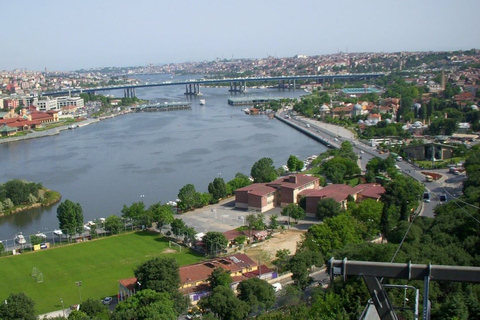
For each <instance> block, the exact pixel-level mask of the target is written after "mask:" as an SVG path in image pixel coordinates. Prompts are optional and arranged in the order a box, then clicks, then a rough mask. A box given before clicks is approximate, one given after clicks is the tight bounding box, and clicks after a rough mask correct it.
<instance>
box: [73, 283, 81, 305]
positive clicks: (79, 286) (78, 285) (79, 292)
mask: <svg viewBox="0 0 480 320" xmlns="http://www.w3.org/2000/svg"><path fill="white" fill-rule="evenodd" d="M75 284H76V285H77V287H78V295H79V296H80V302H82V290H81V289H82V281H77V282H75Z"/></svg>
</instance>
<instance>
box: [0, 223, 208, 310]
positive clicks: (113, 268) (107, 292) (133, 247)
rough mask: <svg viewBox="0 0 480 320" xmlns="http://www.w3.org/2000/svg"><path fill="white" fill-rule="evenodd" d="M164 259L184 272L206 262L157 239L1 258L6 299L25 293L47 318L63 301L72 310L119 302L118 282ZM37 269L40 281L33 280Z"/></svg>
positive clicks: (133, 237) (120, 239)
mask: <svg viewBox="0 0 480 320" xmlns="http://www.w3.org/2000/svg"><path fill="white" fill-rule="evenodd" d="M171 249H174V248H173V246H172V248H171ZM177 249H178V247H177ZM162 255H168V256H171V257H174V258H175V259H176V260H177V262H178V264H179V265H180V266H182V265H187V264H191V263H195V262H197V261H199V260H200V259H201V257H200V256H199V255H196V254H194V253H192V252H190V251H189V250H187V249H186V248H182V252H181V253H180V252H178V250H170V248H169V242H168V240H166V239H165V238H163V237H161V236H159V235H158V234H157V233H150V232H136V233H128V234H123V235H118V236H112V237H108V238H104V239H98V240H94V241H89V242H84V243H78V244H72V245H67V246H63V247H57V248H51V249H46V250H42V251H38V252H31V253H25V254H22V255H17V256H9V257H4V258H1V259H0V283H1V286H0V298H1V299H5V298H6V297H7V296H8V295H9V294H11V293H18V292H24V293H25V294H26V295H27V296H29V297H31V298H32V299H33V300H34V301H35V309H36V311H37V313H39V314H42V313H45V312H49V311H54V310H59V309H61V308H62V305H61V302H60V299H63V301H64V305H65V308H67V307H68V306H70V305H73V304H77V303H79V302H80V295H81V299H82V300H86V299H87V298H94V299H99V300H100V299H102V298H104V297H106V296H116V295H117V292H118V280H120V279H124V278H130V277H133V276H134V275H133V270H134V269H135V268H136V267H137V266H138V265H139V264H141V263H143V262H145V261H147V260H150V259H152V258H155V257H159V256H162ZM34 268H36V273H37V276H32V271H33V270H34ZM40 273H41V274H42V276H40ZM41 278H43V282H39V281H37V280H42V279H41ZM77 282H81V286H78V285H77ZM2 301H3V300H2Z"/></svg>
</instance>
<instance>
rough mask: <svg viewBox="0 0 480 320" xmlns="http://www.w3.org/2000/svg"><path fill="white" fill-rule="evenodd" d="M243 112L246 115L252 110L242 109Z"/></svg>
mask: <svg viewBox="0 0 480 320" xmlns="http://www.w3.org/2000/svg"><path fill="white" fill-rule="evenodd" d="M242 111H243V112H245V114H250V109H249V108H245V109H242Z"/></svg>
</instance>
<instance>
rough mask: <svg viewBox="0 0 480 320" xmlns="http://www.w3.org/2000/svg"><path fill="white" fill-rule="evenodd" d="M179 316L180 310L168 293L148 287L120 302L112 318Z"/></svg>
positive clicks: (132, 319)
mask: <svg viewBox="0 0 480 320" xmlns="http://www.w3.org/2000/svg"><path fill="white" fill-rule="evenodd" d="M177 317H178V312H177V310H176V309H175V304H174V301H173V300H172V299H171V297H170V295H169V294H168V293H166V292H155V291H154V290H150V289H146V290H142V291H138V292H137V293H135V295H133V296H131V297H128V299H127V300H126V301H123V302H120V303H119V304H118V305H117V307H116V308H115V311H114V312H113V314H112V317H111V318H112V319H113V320H147V319H158V320H170V319H176V318H177Z"/></svg>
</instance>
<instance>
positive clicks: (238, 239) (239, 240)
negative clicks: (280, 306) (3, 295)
mask: <svg viewBox="0 0 480 320" xmlns="http://www.w3.org/2000/svg"><path fill="white" fill-rule="evenodd" d="M234 241H235V243H236V244H238V245H239V246H240V247H242V246H243V245H244V243H245V242H246V241H247V236H245V235H243V234H242V235H240V236H238V237H236V238H235V240H234ZM0 253H1V252H0Z"/></svg>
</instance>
